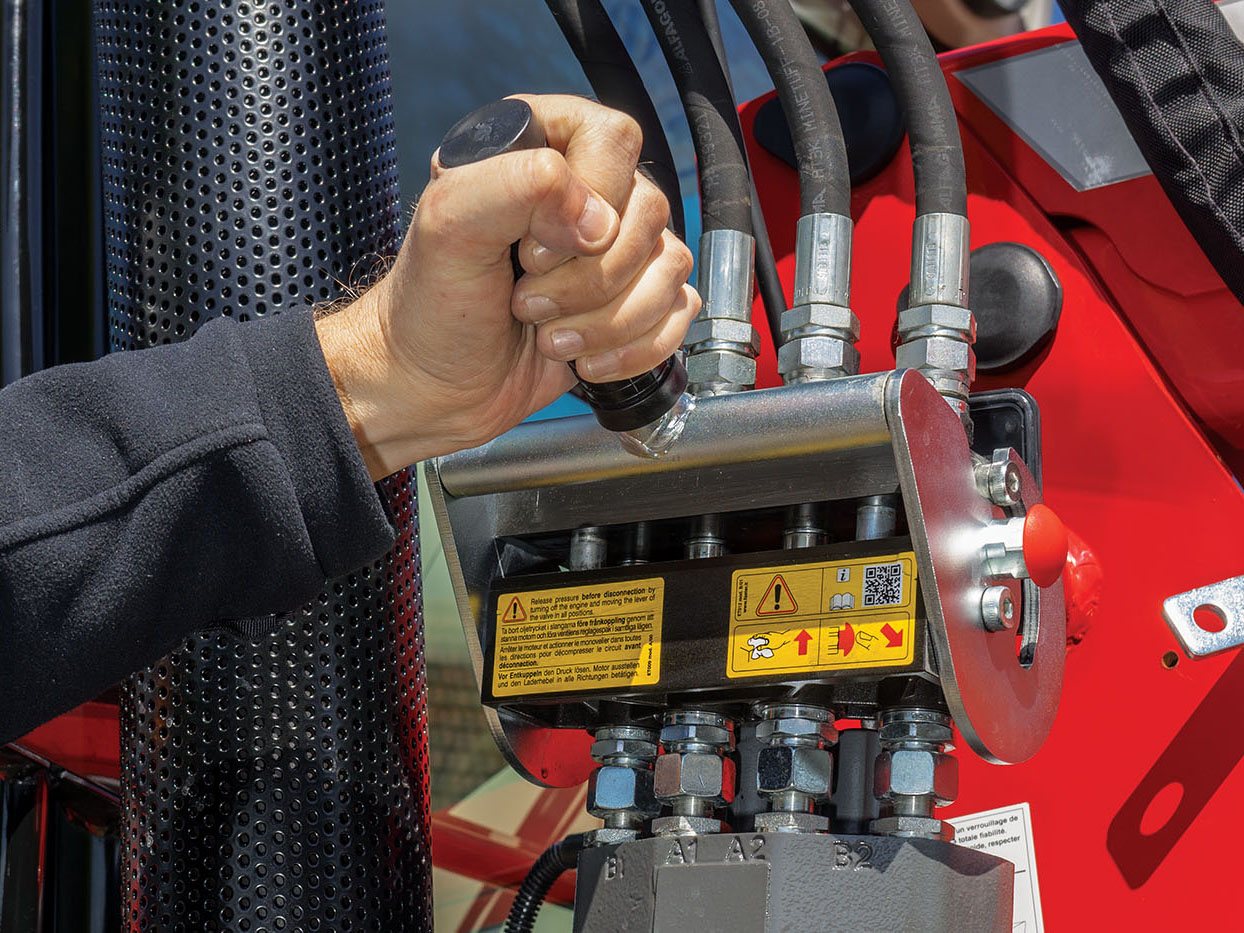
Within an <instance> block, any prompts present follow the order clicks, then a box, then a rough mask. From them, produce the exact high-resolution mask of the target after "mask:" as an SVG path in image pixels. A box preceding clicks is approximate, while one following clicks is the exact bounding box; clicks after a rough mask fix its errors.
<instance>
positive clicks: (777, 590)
mask: <svg viewBox="0 0 1244 933" xmlns="http://www.w3.org/2000/svg"><path fill="white" fill-rule="evenodd" d="M781 608H782V584H780V583H778V584H776V585H775V586H774V587H773V611H774V612H777V611H778V610H779V609H781Z"/></svg>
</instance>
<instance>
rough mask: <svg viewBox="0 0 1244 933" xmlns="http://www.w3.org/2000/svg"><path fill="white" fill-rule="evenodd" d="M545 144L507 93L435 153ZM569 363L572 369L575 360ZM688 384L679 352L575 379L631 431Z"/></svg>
mask: <svg viewBox="0 0 1244 933" xmlns="http://www.w3.org/2000/svg"><path fill="white" fill-rule="evenodd" d="M545 144H546V137H545V134H544V130H543V128H542V127H541V126H540V125H539V122H538V121H537V120H536V116H535V114H534V113H532V110H531V107H529V106H528V105H527V103H526V101H522V100H517V99H514V98H506V99H505V100H498V101H494V102H493V103H491V104H485V105H484V106H483V107H480V108H479V109H478V110H475V111H472V112H471V113H469V114H467V115H466V116H465V117H463V118H462V119H461V120H459V121H458V122H457V123H455V124H454V125H453V127H452V128H451V129H450V130H449V132H448V133H446V134H445V138H444V139H443V140H441V148H440V155H439V159H440V163H441V165H443V166H444V167H445V168H455V167H457V166H460V165H468V164H470V163H472V162H481V161H483V160H484V159H488V158H491V157H492V156H496V155H501V154H503V153H506V152H518V151H519V150H522V149H536V148H538V147H540V146H543V145H545ZM510 256H511V259H512V260H513V262H514V275H515V277H517V276H520V275H522V274H523V268H522V265H521V264H520V263H519V261H518V251H517V244H515V247H514V249H512V250H511V253H510ZM570 368H571V370H572V371H573V370H574V364H573V363H571V364H570ZM578 375H579V374H578V373H577V372H575V377H576V378H578ZM686 388H687V369H686V367H685V366H684V365H683V363H682V359H681V358H679V357H677V356H671V357H670V358H669V359H668V360H666V361H665V362H664V363H662V364H661V365H660V366H658V367H656V368H655V369H653V370H650V371H649V372H646V373H644V374H643V375H641V376H636V377H634V378H633V379H621V380H618V381H616V382H585V381H583V380H580V382H579V394H580V396H581V397H582V398H583V400H584V401H586V402H587V403H588V405H590V406H591V408H592V411H593V412H594V413H595V414H596V420H597V421H599V422H600V424H601V426H602V427H605V428H608V429H609V430H610V431H632V430H634V429H636V428H641V427H643V426H644V425H646V424H651V423H652V422H654V421H656V420H657V419H658V418H660V417H661V416H662V415H664V414H665V413H666V412H668V411H669V410H670V409H671V408H673V407H674V405H675V404H676V403H677V402H678V400H679V398H680V397H681V396H682V393H683V391H684V390H685V389H686Z"/></svg>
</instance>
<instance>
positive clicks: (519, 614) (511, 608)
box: [501, 596, 527, 622]
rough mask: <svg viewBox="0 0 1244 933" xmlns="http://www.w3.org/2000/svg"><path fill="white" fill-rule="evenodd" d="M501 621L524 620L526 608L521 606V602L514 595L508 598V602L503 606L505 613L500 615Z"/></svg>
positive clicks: (525, 619) (525, 618)
mask: <svg viewBox="0 0 1244 933" xmlns="http://www.w3.org/2000/svg"><path fill="white" fill-rule="evenodd" d="M501 621H502V622H526V621H527V610H526V609H524V608H523V604H522V603H520V602H519V601H518V597H517V596H515V597H513V598H512V599H511V600H510V604H509V605H508V606H506V607H505V615H503V616H502V617H501Z"/></svg>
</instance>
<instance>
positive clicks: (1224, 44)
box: [1061, 0, 1244, 302]
mask: <svg viewBox="0 0 1244 933" xmlns="http://www.w3.org/2000/svg"><path fill="white" fill-rule="evenodd" d="M1061 5H1062V7H1063V11H1064V12H1065V13H1066V16H1067V22H1069V23H1070V24H1071V28H1072V29H1074V30H1075V32H1076V35H1077V36H1079V37H1080V42H1081V44H1082V45H1083V46H1084V52H1085V54H1086V55H1087V56H1088V60H1089V63H1090V64H1091V65H1092V66H1093V69H1094V70H1095V71H1096V72H1097V74H1098V75H1100V76H1101V79H1102V82H1103V83H1104V84H1105V85H1106V90H1107V91H1109V92H1110V97H1111V98H1112V99H1113V100H1114V102H1115V104H1116V105H1117V106H1118V108H1119V113H1120V114H1122V116H1123V122H1124V123H1126V124H1127V128H1128V129H1129V130H1131V133H1132V136H1133V138H1134V139H1135V140H1136V145H1137V146H1138V147H1139V148H1140V151H1141V153H1142V154H1143V155H1144V157H1145V161H1146V162H1148V163H1149V167H1150V168H1152V169H1153V174H1154V177H1155V178H1157V180H1158V183H1159V184H1160V185H1161V186H1162V189H1163V190H1164V191H1165V192H1166V195H1167V197H1169V198H1170V200H1171V204H1172V205H1174V207H1175V210H1176V211H1177V212H1178V213H1179V216H1180V218H1181V219H1182V220H1183V222H1184V225H1185V226H1187V228H1188V229H1189V230H1190V231H1191V232H1192V235H1193V236H1194V237H1195V238H1196V241H1197V244H1198V245H1199V246H1200V247H1201V250H1202V251H1203V252H1204V253H1205V255H1206V257H1208V259H1209V261H1210V262H1211V263H1213V265H1214V268H1215V269H1217V270H1218V274H1219V275H1221V276H1222V279H1223V281H1224V282H1225V283H1226V284H1227V287H1228V288H1230V289H1231V291H1232V292H1233V293H1234V294H1235V297H1236V298H1238V299H1239V300H1240V301H1241V302H1244V45H1242V44H1241V42H1240V40H1239V39H1237V38H1236V36H1235V33H1234V32H1232V31H1231V27H1230V26H1229V25H1228V24H1227V21H1226V19H1225V18H1224V17H1223V15H1222V11H1221V10H1220V9H1219V8H1218V7H1217V6H1216V5H1215V4H1214V3H1213V2H1211V0H1174V2H1170V0H1147V2H1144V3H1140V2H1137V0H1110V2H1109V3H1102V2H1100V0H1064V2H1063V3H1062V4H1061Z"/></svg>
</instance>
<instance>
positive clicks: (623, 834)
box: [583, 826, 640, 848]
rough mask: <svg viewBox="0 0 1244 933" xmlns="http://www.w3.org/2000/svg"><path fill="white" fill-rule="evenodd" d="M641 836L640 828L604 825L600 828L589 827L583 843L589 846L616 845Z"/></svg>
mask: <svg viewBox="0 0 1244 933" xmlns="http://www.w3.org/2000/svg"><path fill="white" fill-rule="evenodd" d="M639 836H640V832H639V830H638V829H617V828H615V827H613V826H602V827H600V828H599V829H589V830H588V831H587V832H586V833H584V834H583V844H584V845H585V846H587V847H588V848H592V847H594V846H616V845H621V844H622V843H624V842H630V841H632V840H634V839H638V838H639Z"/></svg>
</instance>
